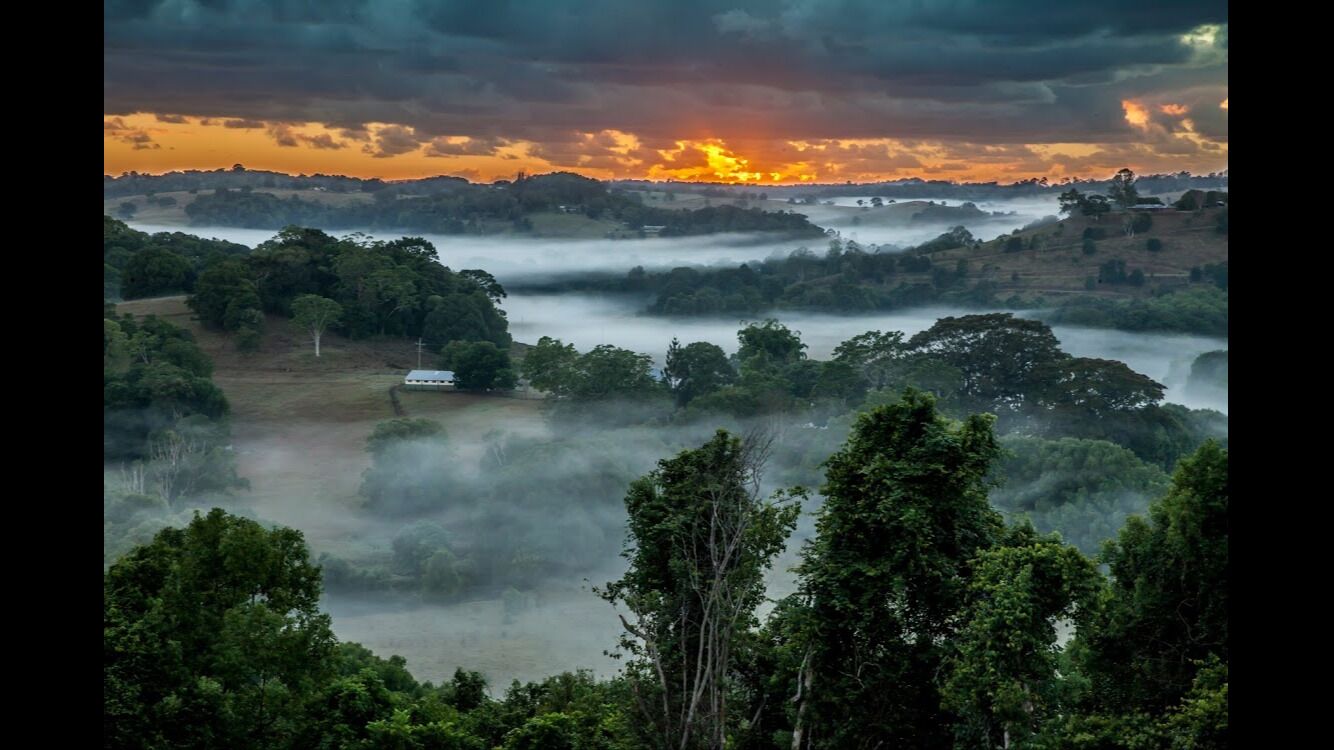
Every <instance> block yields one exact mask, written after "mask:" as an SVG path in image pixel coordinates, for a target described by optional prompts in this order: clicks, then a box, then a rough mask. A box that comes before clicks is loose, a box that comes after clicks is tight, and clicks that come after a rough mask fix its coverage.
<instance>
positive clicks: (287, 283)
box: [103, 217, 510, 349]
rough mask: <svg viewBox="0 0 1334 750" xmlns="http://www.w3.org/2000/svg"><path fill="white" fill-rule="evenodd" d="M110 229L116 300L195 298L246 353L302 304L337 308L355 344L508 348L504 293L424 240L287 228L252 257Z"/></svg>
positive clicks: (215, 244)
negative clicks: (417, 342) (270, 317)
mask: <svg viewBox="0 0 1334 750" xmlns="http://www.w3.org/2000/svg"><path fill="white" fill-rule="evenodd" d="M103 223H104V243H103V247H104V256H105V258H106V266H107V268H106V284H107V287H108V292H107V296H108V297H109V298H114V296H113V295H112V294H111V287H112V286H113V285H120V284H122V283H123V284H124V287H125V288H124V289H122V290H121V294H122V296H124V297H126V298H132V297H139V296H154V295H162V294H167V293H171V292H179V291H184V292H189V293H190V298H189V304H190V306H191V309H193V310H194V311H195V313H196V314H197V315H198V317H199V320H200V321H201V322H202V323H203V324H204V325H205V326H207V327H210V328H215V329H221V330H226V331H230V332H234V333H236V344H237V346H238V347H241V348H246V347H253V346H255V345H256V344H257V340H258V336H259V335H260V333H261V332H262V329H263V326H264V313H269V314H275V315H282V316H286V317H294V316H295V317H300V316H299V315H297V313H298V310H297V309H296V307H299V306H297V305H296V303H297V300H298V299H300V298H302V297H316V298H322V299H325V300H331V301H332V302H334V303H335V304H336V306H337V314H336V315H335V316H334V318H333V319H332V321H331V322H330V323H329V324H328V328H329V330H333V331H337V332H339V333H342V334H344V335H346V336H349V337H351V338H365V337H367V336H374V335H391V336H412V337H417V336H421V337H424V338H425V340H426V341H427V342H428V343H430V344H431V345H432V346H433V347H434V348H436V349H439V348H440V347H442V346H444V345H445V344H446V343H448V342H451V341H487V342H491V343H493V344H495V345H496V346H498V347H502V348H505V347H508V346H509V344H510V337H509V333H508V323H507V322H506V320H505V314H504V312H503V311H502V310H500V308H499V307H498V306H497V302H499V300H500V299H502V298H503V297H504V296H505V290H504V288H503V287H501V285H500V284H499V283H498V282H497V281H496V280H495V278H494V277H492V276H491V275H490V274H489V273H486V272H485V271H480V270H469V269H464V270H462V271H457V272H455V271H452V270H450V269H449V268H447V267H445V266H442V265H441V264H440V263H439V259H438V257H437V255H436V252H435V248H434V247H433V246H432V245H431V244H430V243H429V242H427V241H425V240H423V239H420V238H413V237H404V238H401V239H398V240H393V241H389V242H383V241H367V240H365V239H364V238H359V237H356V236H352V237H346V238H343V239H335V238H334V237H332V236H330V235H328V234H326V233H324V232H321V231H319V230H317V229H301V228H298V227H289V228H288V229H285V230H283V231H281V232H279V233H278V234H277V235H275V236H274V238H273V239H271V240H269V241H267V242H264V243H261V244H260V245H259V246H258V247H256V248H255V249H254V250H253V251H251V250H250V249H249V248H246V247H245V246H244V245H236V244H234V243H229V242H222V241H219V240H201V239H199V238H196V237H193V236H190V235H184V234H179V233H173V234H170V235H168V234H166V233H160V234H156V235H152V236H149V235H147V234H144V233H143V232H137V231H135V230H133V229H130V228H129V227H127V226H126V225H125V224H124V223H123V222H121V221H118V220H116V219H112V218H110V217H105V218H104V220H103ZM113 259H114V263H116V264H119V268H121V269H124V270H120V271H116V270H115V266H113Z"/></svg>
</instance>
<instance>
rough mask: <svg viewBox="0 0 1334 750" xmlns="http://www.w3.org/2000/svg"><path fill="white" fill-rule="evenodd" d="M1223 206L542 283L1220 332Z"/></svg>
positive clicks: (677, 306)
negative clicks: (1006, 312) (1013, 312)
mask: <svg viewBox="0 0 1334 750" xmlns="http://www.w3.org/2000/svg"><path fill="white" fill-rule="evenodd" d="M1227 210H1228V209H1227V208H1206V209H1202V210H1200V211H1176V210H1172V209H1166V210H1158V211H1134V212H1129V213H1122V212H1118V213H1111V214H1108V215H1105V216H1104V217H1102V220H1101V221H1096V220H1093V219H1090V218H1086V217H1082V216H1080V217H1076V218H1070V219H1066V220H1064V221H1059V222H1053V223H1049V224H1043V225H1038V226H1033V227H1029V228H1025V229H1022V230H1017V231H1015V232H1014V233H1012V234H1008V235H1003V236H1001V237H999V238H997V239H995V240H991V241H989V242H978V241H976V240H975V239H974V238H973V237H972V235H971V233H969V232H968V230H966V229H964V228H963V227H956V228H955V229H953V230H951V231H949V232H947V233H945V234H943V235H941V236H940V237H938V238H936V239H934V240H931V241H930V242H926V243H922V244H921V245H919V246H917V247H916V248H913V249H911V250H908V251H906V252H901V253H896V252H868V251H867V249H866V248H863V247H861V246H860V245H858V244H857V243H856V242H852V241H847V242H844V241H841V240H837V239H835V240H830V241H829V242H828V243H827V244H826V245H824V246H816V248H815V250H816V251H812V250H810V249H805V248H803V249H802V250H799V251H797V252H794V253H792V254H791V255H790V256H788V257H785V258H784V257H771V258H768V259H765V260H763V261H759V262H755V263H746V264H742V265H740V266H738V267H736V268H726V269H702V268H685V267H683V268H676V269H673V270H670V271H664V272H645V271H644V269H634V270H632V271H631V272H630V273H629V274H628V275H626V276H624V277H615V278H612V277H602V278H586V279H582V280H577V279H576V280H565V281H562V282H556V283H550V284H547V285H545V287H543V288H545V289H546V290H547V291H561V290H563V289H598V290H605V291H633V292H641V293H643V292H647V293H650V294H652V295H653V298H654V301H653V302H652V303H651V304H650V306H649V309H648V312H651V313H656V314H664V315H718V314H734V313H745V314H755V313H762V312H764V311H767V310H773V309H802V310H821V311H828V312H862V311H869V310H892V309H902V308H907V307H913V306H920V305H926V304H952V305H959V306H975V307H995V306H1008V307H1011V308H1025V307H1026V308H1037V307H1055V308H1056V309H1055V310H1054V311H1053V313H1052V316H1053V319H1054V320H1057V321H1059V322H1066V323H1071V324H1078V325H1090V326H1103V327H1114V328H1123V329H1128V330H1175V331H1187V332H1193V333H1201V334H1208V335H1216V336H1226V335H1227V262H1228V251H1227ZM515 288H519V287H517V286H516V287H515ZM533 288H534V289H537V287H533Z"/></svg>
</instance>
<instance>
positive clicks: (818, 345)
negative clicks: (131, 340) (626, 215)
mask: <svg viewBox="0 0 1334 750" xmlns="http://www.w3.org/2000/svg"><path fill="white" fill-rule="evenodd" d="M645 304H646V299H645V298H643V297H639V296H634V295H590V294H560V295H554V294H553V295H545V294H544V295H528V294H512V295H510V297H509V298H508V299H506V300H505V304H504V308H505V311H506V313H507V314H508V316H509V321H510V333H511V334H512V335H513V336H514V338H515V340H517V341H524V342H529V343H531V342H535V341H537V339H538V338H540V337H542V336H551V337H553V338H558V339H561V340H562V341H564V342H565V343H567V344H574V345H575V348H577V349H579V350H580V351H586V350H588V349H591V348H593V347H595V346H599V345H601V344H611V345H612V346H618V347H621V348H623V349H632V350H634V351H637V352H641V353H643V354H649V355H652V356H653V358H654V362H655V363H657V364H658V365H659V366H661V365H662V359H663V357H664V355H665V354H666V351H667V345H668V343H669V342H670V341H671V340H672V337H673V336H674V337H676V338H677V339H679V340H680V342H681V343H682V344H687V343H690V342H692V341H708V342H710V343H713V344H717V345H718V346H721V347H722V348H723V350H724V351H727V352H733V351H735V350H736V347H737V340H736V333H737V329H739V328H741V327H742V326H741V321H742V318H741V317H740V316H737V317H728V318H702V317H688V318H661V317H654V316H647V315H641V314H639V311H640V310H642V309H643V308H644V306H645ZM976 312H978V311H977V310H958V309H949V308H943V307H922V308H915V309H912V310H905V311H900V312H885V313H871V314H862V315H833V314H825V313H799V312H791V311H775V312H772V313H767V314H765V315H757V316H754V317H753V318H752V319H762V318H765V317H773V318H776V319H778V320H779V321H781V322H782V323H784V324H785V325H787V326H788V327H789V328H791V329H793V330H796V331H800V332H801V340H802V341H804V342H806V344H807V346H808V348H807V350H806V354H807V356H809V357H811V358H813V359H828V358H829V357H830V355H831V354H832V352H833V351H834V347H836V346H838V345H839V344H840V343H842V342H843V341H846V340H847V339H849V338H851V337H853V336H855V335H857V334H859V333H864V332H866V331H870V330H880V331H902V332H903V333H904V334H905V335H907V336H911V335H913V334H915V333H918V332H920V331H924V330H926V329H927V328H930V327H931V325H932V324H934V323H935V322H936V320H938V319H940V318H944V317H947V316H951V315H967V314H970V313H976ZM1018 314H1019V315H1022V316H1025V317H1037V315H1036V314H1035V313H1032V312H1021V313H1018ZM1052 331H1053V332H1054V333H1055V334H1056V338H1057V339H1059V340H1060V342H1061V348H1062V349H1064V350H1065V351H1067V352H1069V353H1070V354H1073V355H1075V356H1079V357H1096V358H1099V359H1115V360H1120V361H1122V362H1125V363H1126V364H1127V365H1129V366H1130V368H1131V369H1133V370H1135V371H1136V372H1140V373H1143V374H1145V375H1148V376H1149V377H1151V378H1153V379H1154V380H1156V381H1158V382H1159V383H1162V384H1163V385H1165V386H1167V400H1168V401H1172V402H1175V403H1179V404H1184V405H1186V406H1190V407H1192V408H1209V409H1218V410H1219V411H1221V412H1223V413H1227V404H1226V402H1222V403H1216V402H1209V403H1206V402H1202V401H1200V400H1199V399H1198V398H1193V397H1191V396H1189V395H1187V393H1186V391H1185V384H1186V377H1187V375H1189V373H1190V365H1191V363H1192V362H1194V361H1195V358H1196V357H1198V356H1199V355H1201V354H1203V353H1204V352H1208V351H1213V350H1215V349H1226V348H1227V341H1225V340H1223V339H1215V338H1209V337H1206V336H1191V335H1185V334H1170V333H1129V332H1126V331H1114V330H1108V329H1101V328H1077V327H1072V326H1053V327H1052Z"/></svg>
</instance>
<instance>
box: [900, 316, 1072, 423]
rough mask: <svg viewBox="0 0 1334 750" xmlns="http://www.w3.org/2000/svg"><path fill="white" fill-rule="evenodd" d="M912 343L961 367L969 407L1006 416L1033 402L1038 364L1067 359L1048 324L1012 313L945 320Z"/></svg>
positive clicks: (921, 351)
mask: <svg viewBox="0 0 1334 750" xmlns="http://www.w3.org/2000/svg"><path fill="white" fill-rule="evenodd" d="M908 344H909V346H910V347H912V349H913V351H914V352H915V353H918V354H924V355H926V356H929V357H931V358H934V359H938V360H941V361H943V362H944V363H945V364H948V365H951V366H953V367H955V368H958V370H959V371H960V372H961V373H962V375H963V385H962V388H961V389H960V391H961V392H960V393H959V397H960V400H961V401H962V402H963V406H964V408H965V409H967V410H968V411H982V410H987V411H995V412H998V413H1000V414H1001V415H1005V414H1006V413H1011V414H1013V413H1018V412H1021V411H1023V410H1024V409H1025V407H1027V406H1028V405H1029V402H1030V401H1031V399H1032V394H1031V391H1032V390H1033V387H1032V386H1033V374H1034V372H1036V371H1038V368H1040V367H1043V366H1048V365H1051V364H1052V363H1056V362H1060V361H1063V360H1065V359H1067V358H1068V355H1067V354H1065V353H1064V352H1062V351H1061V346H1060V342H1058V341H1057V340H1056V336H1055V335H1054V334H1053V333H1052V332H1051V327H1049V326H1048V325H1047V324H1046V323H1043V322H1041V321H1037V320H1028V319H1025V318H1016V317H1015V316H1014V315H1011V314H1010V313H991V314H987V315H963V316H960V317H957V318H955V317H951V318H941V319H940V320H938V321H936V323H935V325H933V326H931V327H930V328H928V329H927V330H925V331H922V332H921V333H919V334H917V335H916V336H913V337H912V339H910V340H909V342H908Z"/></svg>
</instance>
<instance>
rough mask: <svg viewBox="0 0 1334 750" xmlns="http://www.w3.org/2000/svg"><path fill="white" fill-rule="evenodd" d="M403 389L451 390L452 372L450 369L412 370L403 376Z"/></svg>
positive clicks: (452, 386) (452, 388)
mask: <svg viewBox="0 0 1334 750" xmlns="http://www.w3.org/2000/svg"><path fill="white" fill-rule="evenodd" d="M403 390H405V391H452V390H454V373H453V372H452V371H450V370H413V371H412V372H410V373H408V375H407V377H405V378H403Z"/></svg>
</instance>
